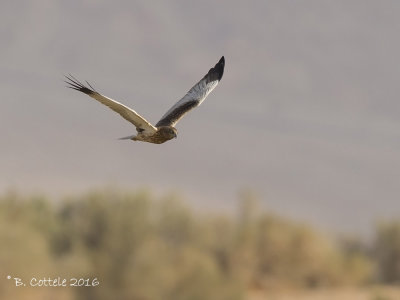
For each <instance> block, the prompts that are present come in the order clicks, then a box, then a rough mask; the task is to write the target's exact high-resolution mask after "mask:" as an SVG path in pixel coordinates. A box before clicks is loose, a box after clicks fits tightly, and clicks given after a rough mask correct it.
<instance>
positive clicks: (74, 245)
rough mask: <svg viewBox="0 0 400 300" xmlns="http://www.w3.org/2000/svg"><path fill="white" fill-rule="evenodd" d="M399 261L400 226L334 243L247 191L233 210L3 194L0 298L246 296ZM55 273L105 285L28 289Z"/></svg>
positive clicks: (375, 279) (106, 197)
mask: <svg viewBox="0 0 400 300" xmlns="http://www.w3.org/2000/svg"><path fill="white" fill-rule="evenodd" d="M399 266H400V223H395V222H393V223H387V224H381V225H380V226H379V227H378V229H377V231H376V236H375V239H374V241H373V242H372V243H370V244H367V243H364V242H362V241H359V240H357V239H340V240H337V239H333V238H331V237H327V236H325V235H323V234H322V233H320V232H317V231H316V230H313V229H312V228H310V227H309V226H307V225H304V224H298V223H295V222H292V221H289V220H286V219H284V218H281V217H279V216H276V215H274V214H272V213H266V212H262V211H260V209H257V203H256V201H254V199H253V198H252V197H249V196H248V195H243V197H242V199H241V202H240V205H239V209H238V213H237V215H236V216H232V215H231V216H226V215H217V214H214V215H210V214H205V213H202V214H201V213H195V212H194V211H193V210H191V209H189V208H188V207H187V206H185V205H184V204H183V203H182V202H181V201H179V200H177V199H175V198H174V197H167V198H166V199H162V200H160V199H153V197H151V195H149V194H148V193H146V192H138V193H121V192H116V191H102V192H98V193H90V194H87V195H83V196H79V197H75V198H73V199H66V200H64V201H61V202H60V203H57V204H56V203H55V201H51V200H48V199H46V198H44V197H28V198H24V197H22V196H18V195H17V194H13V193H9V194H6V195H3V196H2V197H0V272H1V280H0V298H1V299H25V298H26V299H28V298H29V299H44V298H49V299H50V298H52V299H53V298H57V299H100V300H101V299H138V300H139V299H140V300H156V299H157V300H158V299H165V300H168V299H171V300H189V299H190V300H197V299H199V300H202V299H208V300H213V299H216V300H217V299H218V300H224V299H227V300H228V299H229V300H235V299H238V300H239V299H245V298H246V297H247V296H246V295H247V294H248V291H265V292H266V293H268V292H270V291H275V290H280V289H298V288H301V289H311V288H319V289H325V288H330V287H340V286H346V287H349V286H351V287H357V286H358V287H359V286H366V285H371V284H375V283H390V284H393V283H398V282H399V280H400V268H399ZM8 275H10V276H11V277H12V278H11V279H8V280H7V279H6V278H7V276H8ZM58 277H60V278H66V279H67V285H69V284H70V283H71V281H70V279H71V278H77V279H80V278H82V280H86V281H85V283H84V285H95V284H96V282H98V285H96V286H91V287H51V288H49V287H30V280H31V279H32V278H37V279H40V278H42V279H43V278H58ZM13 278H20V279H21V280H22V281H23V282H24V283H25V284H26V287H16V286H15V280H14V279H13ZM93 280H94V281H93ZM82 282H83V281H81V283H82ZM93 283H94V284H93Z"/></svg>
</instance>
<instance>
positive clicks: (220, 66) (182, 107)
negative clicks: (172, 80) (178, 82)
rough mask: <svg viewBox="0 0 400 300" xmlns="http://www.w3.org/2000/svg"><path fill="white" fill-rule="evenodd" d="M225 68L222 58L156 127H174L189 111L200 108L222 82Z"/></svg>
mask: <svg viewBox="0 0 400 300" xmlns="http://www.w3.org/2000/svg"><path fill="white" fill-rule="evenodd" d="M224 67H225V58H224V57H223V56H222V57H221V59H220V60H219V61H218V63H217V64H216V65H215V66H214V68H211V69H210V71H208V73H207V74H206V75H205V76H204V77H203V78H202V79H201V80H200V81H199V82H198V83H197V84H196V85H195V86H194V87H192V88H191V89H190V91H189V92H187V94H186V95H185V96H184V97H183V98H182V99H181V100H179V101H178V102H177V103H176V104H175V105H174V106H172V107H171V108H170V109H169V110H168V111H167V112H166V113H165V115H164V116H163V117H162V118H161V120H160V121H158V123H157V124H156V127H159V126H174V125H175V124H176V123H177V122H178V121H179V120H180V119H181V118H182V117H183V116H184V115H185V114H186V113H187V112H188V111H190V110H191V109H193V108H195V107H197V106H199V105H200V104H201V103H202V102H203V101H204V99H206V97H207V96H208V94H209V93H210V92H211V91H212V90H213V89H214V88H215V87H216V86H217V84H218V82H219V81H220V80H221V78H222V75H223V74H224Z"/></svg>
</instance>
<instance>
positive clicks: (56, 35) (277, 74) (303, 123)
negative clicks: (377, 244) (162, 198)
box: [0, 0, 400, 232]
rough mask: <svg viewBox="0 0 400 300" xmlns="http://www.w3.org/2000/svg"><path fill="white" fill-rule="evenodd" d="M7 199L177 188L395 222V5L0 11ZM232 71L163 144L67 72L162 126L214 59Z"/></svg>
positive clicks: (146, 5)
mask: <svg viewBox="0 0 400 300" xmlns="http://www.w3.org/2000/svg"><path fill="white" fill-rule="evenodd" d="M0 8H1V9H0V53H1V58H0V89H1V100H0V149H1V150H0V151H1V155H0V192H4V191H6V190H7V189H9V188H10V187H11V188H15V189H18V190H21V191H24V192H31V191H42V192H46V193H53V194H54V193H55V194H71V193H78V192H81V191H86V190H89V189H92V188H98V187H104V186H106V185H114V186H117V187H122V188H127V189H136V188H138V187H143V186H144V187H149V188H153V189H155V190H156V191H158V192H160V193H164V192H168V191H180V192H181V193H182V195H183V196H184V197H186V198H187V199H189V200H191V201H195V202H196V203H197V204H199V205H201V206H206V207H213V206H215V207H218V208H226V209H232V208H233V207H235V206H236V204H237V201H236V200H237V199H236V198H237V193H238V191H239V190H240V189H242V188H250V189H252V190H254V191H255V193H257V194H258V195H259V197H260V199H261V200H262V203H263V205H265V207H267V208H269V209H272V210H274V211H278V212H279V213H282V214H285V215H288V216H295V217H297V218H299V219H301V220H306V221H308V222H311V223H314V224H318V225H321V226H323V227H325V228H330V229H334V230H346V231H353V232H365V231H368V230H369V229H370V228H371V225H373V222H375V221H376V220H377V219H379V218H385V217H391V216H397V217H398V216H399V215H400V199H399V195H400V159H399V151H400V99H399V95H400V85H399V83H398V81H399V79H400V59H399V53H400V35H399V32H400V21H399V17H398V16H399V14H400V2H398V1H366V0H359V1H347V0H346V1H320V0H315V1H289V0H288V1H282V0H274V1H246V2H243V1H240V2H239V1H238V2H235V1H208V0H205V1H97V0H96V1H95V0H92V1H89V0H87V1H55V0H48V1H8V0H5V1H4V0H3V1H2V2H1V4H0ZM222 55H225V58H226V68H225V74H224V77H223V79H222V81H221V82H220V84H219V86H218V87H217V88H216V89H215V90H214V92H213V93H212V94H211V95H210V96H209V97H208V98H207V100H206V101H205V102H204V103H203V104H202V105H201V106H200V107H199V108H197V109H196V110H194V111H192V112H191V113H190V115H187V116H185V118H184V119H182V121H181V122H179V123H178V125H177V129H178V131H179V133H178V139H176V140H173V141H170V142H168V143H165V144H163V145H153V144H147V143H134V142H130V141H119V140H117V138H119V137H122V136H126V135H130V134H133V133H135V128H134V127H133V126H132V125H131V124H130V123H128V122H126V121H125V120H123V119H122V118H120V117H119V116H118V115H117V114H115V113H114V112H112V111H111V110H109V109H108V108H106V107H104V106H102V105H101V104H99V103H97V102H95V101H94V100H92V99H91V98H89V97H87V96H85V95H83V94H80V93H78V92H75V91H73V90H70V89H66V88H65V87H64V86H65V84H64V83H63V74H66V73H71V74H73V75H74V76H76V77H77V78H79V79H82V80H88V81H89V82H90V83H92V85H94V86H95V87H96V89H97V90H99V91H100V92H102V93H104V94H105V95H107V96H110V97H112V98H114V99H117V100H119V101H121V102H123V103H125V104H126V105H128V106H131V107H132V108H134V109H135V110H136V111H138V112H139V113H140V114H142V115H143V116H144V117H145V118H147V119H148V120H149V121H152V122H154V123H155V122H156V121H157V120H158V119H159V118H160V117H161V116H162V115H163V114H164V112H165V111H166V110H167V109H168V108H169V107H170V106H171V105H173V104H174V103H175V102H176V101H177V100H178V99H180V98H181V97H182V96H183V95H184V94H185V93H186V92H187V90H189V89H190V88H191V87H192V85H193V84H195V83H196V82H197V81H198V80H199V79H200V78H201V77H202V76H203V75H204V74H205V73H206V72H207V71H208V70H209V68H210V67H212V66H213V65H214V64H215V63H216V62H217V61H218V59H219V58H220V57H221V56H222Z"/></svg>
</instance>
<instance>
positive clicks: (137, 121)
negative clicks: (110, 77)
mask: <svg viewBox="0 0 400 300" xmlns="http://www.w3.org/2000/svg"><path fill="white" fill-rule="evenodd" d="M65 78H67V81H65V83H67V84H68V86H67V87H69V88H71V89H74V90H77V91H80V92H82V93H85V94H86V95H89V96H90V97H92V98H94V99H96V100H97V101H99V102H100V103H102V104H104V105H106V106H108V107H109V108H111V109H112V110H113V111H115V112H117V113H119V114H120V115H121V116H122V117H123V118H124V119H125V120H127V121H129V122H131V123H132V124H133V125H135V126H136V128H137V129H138V131H141V132H143V131H145V132H148V133H149V134H153V133H154V132H156V131H157V128H155V127H154V126H153V125H151V124H150V122H148V121H146V119H145V118H143V117H142V116H140V115H139V114H138V113H137V112H136V111H134V110H133V109H131V108H129V107H127V106H125V105H123V104H121V103H119V102H117V101H115V100H113V99H110V98H108V97H106V96H103V95H102V94H100V93H99V92H97V91H96V90H95V89H94V88H93V87H92V86H91V85H90V83H89V82H87V81H86V83H87V85H88V86H89V87H87V86H85V85H83V84H82V83H80V82H79V81H78V80H77V79H75V77H73V76H72V75H71V74H70V75H69V76H65Z"/></svg>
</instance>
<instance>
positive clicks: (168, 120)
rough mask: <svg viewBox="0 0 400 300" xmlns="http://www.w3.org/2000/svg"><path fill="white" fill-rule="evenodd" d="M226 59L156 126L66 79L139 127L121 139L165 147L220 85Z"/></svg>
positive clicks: (209, 72) (118, 104) (88, 86)
mask: <svg viewBox="0 0 400 300" xmlns="http://www.w3.org/2000/svg"><path fill="white" fill-rule="evenodd" d="M224 67H225V59H224V57H223V56H222V57H221V59H220V60H219V61H218V63H217V64H216V65H215V66H214V67H213V68H211V69H210V70H209V71H208V73H207V74H206V75H205V76H204V77H203V78H202V79H201V80H200V81H199V82H198V83H197V84H195V85H194V86H193V87H192V88H191V89H190V90H189V92H187V93H186V95H185V96H184V97H183V98H182V99H180V100H179V101H178V102H177V103H175V105H174V106H172V107H171V108H170V109H169V110H168V111H167V112H166V113H165V114H164V116H163V117H162V118H161V119H160V120H159V121H158V122H157V124H156V125H155V126H153V125H152V124H151V123H150V122H148V121H147V120H146V119H145V118H143V117H142V116H141V115H139V114H138V113H137V112H136V111H134V110H133V109H131V108H129V107H127V106H125V105H123V104H121V103H119V102H117V101H115V100H112V99H110V98H108V97H106V96H104V95H102V94H100V93H99V92H97V91H96V90H95V89H94V88H93V87H92V86H91V85H90V83H88V82H87V81H86V83H87V86H86V85H84V84H82V83H80V82H79V81H78V80H77V79H75V77H73V76H72V75H69V76H65V77H66V79H67V81H65V82H66V83H67V84H68V87H69V88H72V89H75V90H77V91H80V92H82V93H85V94H87V95H89V96H90V97H92V98H94V99H96V100H97V101H99V102H100V103H102V104H104V105H107V106H108V107H109V108H111V109H112V110H113V111H115V112H117V113H119V114H120V115H121V116H122V117H123V118H124V119H125V120H127V121H129V122H131V123H132V124H133V125H135V127H136V131H137V134H135V135H131V136H127V137H124V138H121V139H130V140H133V141H142V142H148V143H154V144H162V143H164V142H166V141H169V140H170V139H173V138H176V136H177V132H178V131H177V130H176V128H175V127H174V126H175V124H176V123H177V122H178V121H179V120H180V119H181V118H182V117H183V116H184V115H185V114H186V113H187V112H188V111H190V110H191V109H193V108H195V107H197V106H199V105H200V104H201V103H202V102H203V101H204V99H206V97H207V96H208V94H209V93H210V92H211V91H212V90H213V89H214V88H215V87H216V86H217V84H218V83H219V81H220V80H221V78H222V75H223V74H224Z"/></svg>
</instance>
